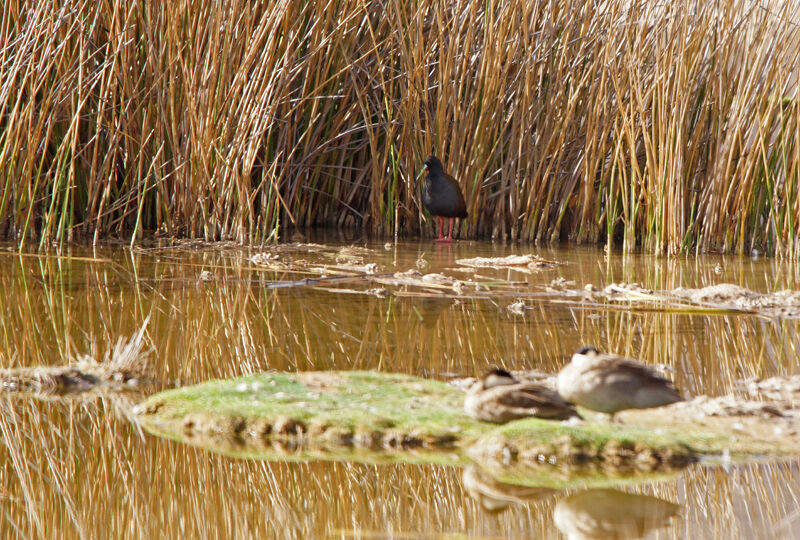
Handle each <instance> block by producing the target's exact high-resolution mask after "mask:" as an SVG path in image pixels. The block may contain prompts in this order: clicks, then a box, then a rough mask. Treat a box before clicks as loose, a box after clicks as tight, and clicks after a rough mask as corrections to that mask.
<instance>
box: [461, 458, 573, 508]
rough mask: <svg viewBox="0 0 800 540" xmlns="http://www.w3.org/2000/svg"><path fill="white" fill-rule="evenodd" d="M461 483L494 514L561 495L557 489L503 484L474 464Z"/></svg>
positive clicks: (465, 469)
mask: <svg viewBox="0 0 800 540" xmlns="http://www.w3.org/2000/svg"><path fill="white" fill-rule="evenodd" d="M461 481H462V482H463V484H464V489H465V490H466V491H467V493H468V494H469V496H470V497H472V498H473V499H475V500H476V501H477V502H478V503H479V504H480V505H481V507H483V509H484V510H486V511H487V512H492V513H499V512H502V511H504V510H506V509H508V508H509V507H511V506H513V505H521V504H529V503H533V502H540V501H543V500H545V499H549V498H550V497H554V496H555V495H557V494H558V493H560V491H559V490H557V489H551V488H546V487H531V486H524V485H517V484H508V483H504V482H501V481H499V480H497V479H496V478H494V477H493V476H492V475H490V474H489V473H487V472H486V471H484V470H483V469H481V468H480V467H478V466H477V465H474V464H470V465H467V466H466V467H464V472H463V473H462V474H461Z"/></svg>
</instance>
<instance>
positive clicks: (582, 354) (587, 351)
mask: <svg viewBox="0 0 800 540" xmlns="http://www.w3.org/2000/svg"><path fill="white" fill-rule="evenodd" d="M598 354H600V352H599V351H598V350H597V349H595V348H594V347H592V346H591V345H590V346H588V347H581V348H580V349H578V351H577V352H576V353H575V354H574V355H572V361H573V362H575V363H578V364H581V363H583V362H585V361H587V360H590V359H592V358H595V357H596V356H597V355H598Z"/></svg>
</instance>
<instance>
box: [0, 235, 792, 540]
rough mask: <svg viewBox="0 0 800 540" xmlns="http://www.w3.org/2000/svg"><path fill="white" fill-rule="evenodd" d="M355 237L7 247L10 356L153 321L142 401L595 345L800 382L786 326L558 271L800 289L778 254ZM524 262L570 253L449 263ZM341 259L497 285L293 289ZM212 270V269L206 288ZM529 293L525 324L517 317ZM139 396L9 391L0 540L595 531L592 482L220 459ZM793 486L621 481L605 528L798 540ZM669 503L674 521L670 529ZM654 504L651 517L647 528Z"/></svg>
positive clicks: (706, 382)
mask: <svg viewBox="0 0 800 540" xmlns="http://www.w3.org/2000/svg"><path fill="white" fill-rule="evenodd" d="M349 245H351V244H349V243H346V242H342V241H339V240H336V239H333V240H332V241H331V240H329V241H327V242H326V243H325V248H324V249H319V250H318V249H314V250H309V249H308V248H296V249H285V250H284V251H282V252H281V253H279V254H278V256H279V261H281V263H282V264H284V265H287V264H291V268H290V270H291V269H294V270H295V271H289V270H286V269H283V270H273V269H264V268H260V267H257V266H255V265H253V264H252V263H250V262H249V261H248V258H249V257H250V256H251V255H253V254H255V253H257V252H258V251H259V250H257V249H253V250H246V249H242V248H237V247H230V246H214V247H202V246H197V245H184V246H181V247H180V248H149V249H142V250H136V251H133V252H131V251H129V250H127V249H122V248H114V247H105V248H103V249H98V250H95V251H92V250H88V249H78V248H75V249H73V250H72V251H70V252H67V253H63V254H60V255H56V254H47V255H40V254H35V253H27V254H22V255H20V254H17V253H14V252H13V251H11V250H7V251H0V305H2V311H1V312H2V314H3V316H2V320H0V366H2V367H5V368H10V367H26V366H53V365H63V364H65V363H66V362H67V361H68V359H70V358H74V357H76V356H78V355H81V354H90V355H92V356H93V357H95V358H98V359H101V358H102V357H103V355H104V354H105V353H106V351H108V350H109V348H110V347H111V346H113V344H115V343H116V342H117V341H118V340H119V339H120V338H127V337H129V336H131V335H132V334H133V333H134V332H136V331H137V330H138V329H139V328H141V326H142V325H143V324H144V323H145V321H148V323H147V331H146V342H147V344H148V346H150V347H152V352H151V354H150V356H149V359H150V364H151V367H152V373H153V377H154V378H155V379H156V384H155V385H154V386H152V387H151V386H146V387H145V389H144V390H143V392H150V391H153V389H154V388H160V387H165V386H169V385H172V384H176V383H177V384H189V383H193V382H199V381H203V380H206V379H209V378H217V377H231V376H236V375H241V374H248V373H253V372H257V371H263V370H268V369H275V370H290V371H292V370H326V369H373V368H377V369H382V370H385V371H396V372H403V373H409V374H414V375H421V376H430V377H437V378H443V377H449V376H450V375H452V374H459V375H472V374H474V373H477V372H481V371H482V370H484V369H486V368H487V367H489V366H493V365H498V364H499V365H503V366H505V367H508V368H512V369H541V370H544V371H557V370H558V369H559V368H560V366H561V365H563V363H564V362H565V361H566V360H567V359H568V357H569V356H570V355H571V354H572V352H573V351H574V350H575V349H577V348H578V347H580V346H581V345H584V344H593V345H595V346H597V347H598V348H600V349H601V350H608V351H612V352H616V353H619V354H625V355H630V356H634V357H637V358H641V359H642V360H644V361H646V362H649V363H657V364H664V365H666V366H668V367H669V368H671V369H673V370H674V372H673V373H672V376H673V378H674V379H675V381H676V383H677V385H678V386H679V387H680V388H681V389H682V391H684V393H685V394H687V395H690V396H691V395H697V394H699V393H705V394H711V395H720V394H725V393H727V392H730V391H731V390H733V389H734V388H735V386H736V381H738V380H740V379H742V378H747V377H751V376H759V377H768V376H772V375H791V374H794V373H795V372H796V366H797V355H796V352H795V351H796V350H798V346H800V339H798V335H797V329H798V323H797V322H795V321H792V320H776V319H767V318H763V317H758V316H754V315H701V314H696V313H694V314H692V313H685V312H684V313H674V312H664V311H663V310H653V309H652V308H651V307H648V306H647V305H628V304H616V305H614V306H605V305H600V306H598V305H597V304H596V303H592V302H586V301H581V299H580V298H578V297H569V296H565V295H564V294H562V293H550V292H547V291H546V289H545V288H546V286H548V285H549V284H551V282H553V280H555V279H557V278H563V279H565V280H568V281H574V282H575V285H571V286H570V288H573V289H582V288H583V287H584V286H585V285H586V284H588V283H592V284H594V285H595V286H596V287H598V288H603V287H604V286H605V285H607V284H609V283H612V282H639V283H641V284H642V285H644V286H645V287H648V288H651V289H654V290H665V289H673V288H675V287H678V286H684V287H701V286H705V285H710V284H715V283H720V282H729V283H736V284H739V285H742V286H745V287H747V288H749V289H752V290H754V291H758V292H770V291H777V290H780V289H783V288H792V287H795V285H794V284H795V283H797V282H798V269H797V268H796V265H792V264H789V263H784V262H781V261H778V260H775V259H764V258H762V259H756V260H754V259H751V258H734V257H721V256H706V257H691V258H676V259H666V258H659V257H652V256H646V255H631V256H626V257H622V256H619V255H615V254H613V253H612V254H611V255H610V256H606V255H605V254H604V253H603V252H602V251H600V250H596V249H587V248H575V247H561V248H556V249H539V248H528V247H524V246H506V245H502V244H490V243H481V242H459V243H457V244H455V245H451V246H436V245H434V244H432V243H431V242H428V241H425V242H415V241H407V242H401V243H399V244H391V245H387V246H385V245H384V243H383V242H373V243H369V244H367V245H366V248H367V249H366V250H364V249H361V248H364V247H365V244H364V243H363V242H360V243H358V244H357V247H358V248H359V249H356V250H349V251H347V252H345V253H340V249H341V248H343V247H346V246H349ZM511 253H517V254H521V253H536V254H538V255H540V256H542V257H544V258H546V259H551V260H556V261H560V262H563V263H565V264H563V265H560V266H557V267H555V268H552V269H545V270H542V271H539V272H532V273H522V272H519V271H514V270H507V269H506V270H492V269H480V270H478V271H477V273H473V272H465V271H464V267H461V266H459V265H458V264H457V263H456V261H457V260H458V259H460V258H463V257H476V256H495V257H496V256H505V255H508V254H511ZM337 256H338V257H339V259H340V261H341V263H339V264H345V263H361V264H365V263H376V264H377V266H378V268H377V272H378V274H379V275H383V274H385V273H389V272H395V271H405V270H408V269H411V268H418V267H421V268H422V269H423V271H424V272H425V273H429V272H441V273H444V274H447V275H450V276H456V277H458V278H459V279H462V280H465V281H466V280H469V279H472V283H474V282H476V281H477V282H481V283H483V284H484V286H483V287H482V290H481V291H479V292H478V294H481V295H483V296H480V297H476V295H475V293H474V290H473V289H474V287H472V285H469V286H468V287H467V290H466V291H465V293H464V294H461V295H457V294H455V293H453V292H452V290H448V291H447V295H446V296H443V295H441V294H440V293H436V294H434V292H433V291H431V290H424V289H422V288H420V287H410V286H409V287H393V286H385V287H386V288H387V289H388V291H389V292H390V293H394V294H389V295H388V296H386V297H379V296H376V295H374V294H362V293H363V292H364V291H365V290H367V289H373V288H378V287H381V286H382V285H380V284H376V283H372V282H365V281H364V280H363V279H356V280H351V281H346V282H342V281H329V282H322V283H316V284H315V283H311V284H307V283H297V281H298V280H301V279H303V278H306V277H310V276H312V274H309V273H303V272H301V271H299V270H302V269H305V270H306V271H308V270H309V268H322V267H323V266H325V268H324V269H323V270H320V272H325V273H326V274H327V275H332V274H333V273H334V272H335V271H334V270H333V269H332V268H331V266H332V265H336V264H337V262H336V259H337ZM204 271H205V272H212V273H213V274H214V275H215V276H216V278H215V279H212V280H211V281H200V280H199V279H198V278H199V277H200V275H201V273H203V272H204ZM468 283H469V282H468ZM289 284H293V285H292V286H287V285H289ZM519 299H522V300H523V301H524V302H525V304H526V307H527V309H525V310H524V311H523V313H524V314H523V315H518V314H515V313H514V312H512V311H510V310H509V309H508V306H510V305H511V304H512V303H514V302H516V301H517V300H519ZM142 396H143V394H142V393H138V394H137V393H133V394H123V395H118V394H114V393H110V392H104V393H100V394H97V393H93V394H91V395H86V396H73V397H68V398H57V397H53V396H18V395H13V394H8V397H6V398H5V399H4V400H3V401H2V407H3V413H2V415H0V435H1V436H2V441H3V449H2V451H0V452H2V453H0V506H1V507H2V509H3V512H2V516H1V517H0V528H1V529H2V531H3V533H4V534H3V536H4V537H48V538H54V537H59V538H62V537H85V538H97V537H114V538H139V537H147V538H151V537H167V538H170V537H190V538H191V537H221V538H224V537H236V538H247V537H258V538H263V537H295V538H318V537H335V538H437V537H440V536H442V535H445V534H451V535H464V536H467V537H475V538H487V537H488V538H495V537H503V538H504V537H510V538H530V537H542V538H559V537H564V532H562V531H561V530H560V529H559V528H558V527H557V525H559V523H558V522H557V521H558V520H557V519H555V517H554V516H561V517H560V518H559V519H561V520H564V519H566V522H567V523H572V524H573V525H575V524H577V523H580V522H581V520H580V518H579V517H577V516H579V514H576V513H575V512H579V511H580V509H581V501H582V500H584V501H585V500H593V499H592V498H591V497H592V496H593V494H591V493H589V494H586V492H585V491H584V492H582V491H581V490H578V489H570V490H566V491H558V492H554V493H550V494H548V495H547V496H546V497H539V498H537V497H527V496H522V495H520V493H519V492H518V491H515V490H514V489H513V488H509V487H507V486H506V487H505V488H503V487H502V486H501V487H500V488H497V489H500V491H501V492H502V491H503V490H505V492H506V498H510V499H511V500H512V502H509V503H508V506H507V507H505V508H504V509H503V510H502V511H499V512H490V511H488V510H486V509H485V508H484V506H482V505H481V504H480V503H478V502H477V501H476V500H475V499H473V498H472V497H471V496H470V494H469V492H468V490H467V489H466V488H465V487H464V483H463V482H462V472H463V471H462V470H460V469H457V468H453V467H445V466H434V465H422V466H414V465H367V464H359V463H331V462H312V463H291V462H272V463H267V462H261V461H249V460H244V459H232V458H227V457H224V456H222V455H219V454H215V453H213V452H208V451H205V450H201V449H196V448H192V447H190V446H186V445H183V444H181V443H176V442H172V441H169V440H165V439H161V438H157V437H153V436H151V435H147V434H145V433H142V432H141V431H140V430H138V429H137V427H136V426H135V425H134V424H132V423H131V422H130V421H129V420H128V418H127V416H126V414H127V411H129V410H130V407H131V406H132V405H133V404H134V403H136V402H137V401H138V400H140V399H141V398H142ZM799 480H800V479H798V470H797V465H796V463H794V462H792V461H787V462H767V463H763V462H762V463H751V464H746V465H727V466H725V467H720V466H717V467H710V466H699V465H698V466H693V467H691V468H689V469H687V470H686V471H683V472H681V473H677V474H676V475H675V476H674V477H671V478H666V479H664V478H661V479H659V481H657V482H649V483H644V484H636V485H622V486H618V487H617V489H619V490H621V491H624V492H626V493H628V494H638V495H647V496H649V497H655V498H656V499H655V501H659V500H660V501H661V502H654V500H653V499H646V498H641V497H639V498H635V499H630V498H626V497H625V496H616V495H614V494H613V493H605V494H602V493H601V495H602V497H601V499H602V500H603V501H607V502H608V504H609V505H610V506H611V507H614V505H615V504H616V505H617V506H619V507H621V508H622V510H621V511H620V515H622V516H627V517H628V518H629V519H628V521H627V522H625V521H624V520H623V521H622V522H617V523H616V525H614V524H611V525H609V524H606V526H607V527H613V526H616V527H617V530H618V531H622V532H623V533H624V536H628V537H629V536H630V531H631V530H633V529H631V528H630V527H639V528H638V529H636V530H637V531H639V532H643V531H646V530H648V527H650V526H652V527H654V528H652V529H649V530H650V533H649V534H650V535H654V536H655V537H658V538H689V537H691V538H735V537H743V538H747V537H752V538H759V537H760V538H772V537H786V538H790V537H795V536H798V535H800V514H798V512H797V508H798V501H797V496H796V495H795V494H796V493H798V492H800V489H798V488H800V485H798V481H799ZM509 492H510V493H511V496H510V497H509V496H508V493H509ZM614 501H617V502H614ZM670 504H671V505H676V506H675V508H674V510H675V512H676V515H675V516H674V517H672V518H664V519H662V520H661V522H659V519H658V516H659V515H660V514H659V512H661V513H664V512H667V511H668V510H670V509H671V508H673V507H672V506H670ZM584 506H585V504H584ZM588 506H589V507H590V508H591V507H592V506H593V504H589V505H588ZM639 506H642V507H644V508H646V509H648V510H647V512H646V513H649V515H651V519H650V521H651V522H653V523H651V524H650V525H642V523H643V522H640V521H636V520H633V519H632V515H633V511H632V510H631V509H632V508H634V507H639ZM665 509H666V510H665ZM670 512H671V510H670ZM675 512H672V513H675ZM608 513H610V511H608ZM667 513H669V512H667ZM564 516H567V517H566V518H565V517H564ZM569 516H572V517H569ZM590 517H591V516H590ZM587 519H588V518H587ZM660 525H663V526H660ZM561 526H562V527H563V521H562V525H561ZM659 526H660V527H659ZM609 530H611V529H604V531H605V532H603V533H602V534H603V536H604V537H608V536H609V535H610V534H611V533H610V532H609ZM573 532H574V531H573ZM584 532H587V531H586V530H585V531H584Z"/></svg>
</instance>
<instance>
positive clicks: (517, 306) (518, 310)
mask: <svg viewBox="0 0 800 540" xmlns="http://www.w3.org/2000/svg"><path fill="white" fill-rule="evenodd" d="M526 307H527V306H526V305H525V302H523V301H522V300H518V301H516V302H514V303H513V304H511V305H509V306H508V308H507V309H508V311H510V312H511V313H513V314H515V315H525V309H526Z"/></svg>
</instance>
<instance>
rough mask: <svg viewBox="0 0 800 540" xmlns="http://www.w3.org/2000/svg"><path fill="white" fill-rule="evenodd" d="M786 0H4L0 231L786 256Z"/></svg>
mask: <svg viewBox="0 0 800 540" xmlns="http://www.w3.org/2000/svg"><path fill="white" fill-rule="evenodd" d="M798 12H799V11H798V6H797V1H796V0H780V1H778V0H767V1H766V2H760V1H756V0H723V1H722V2H654V1H637V0H606V1H601V2H585V1H583V0H581V1H576V0H544V1H541V2H490V3H488V4H487V3H474V2H456V1H451V2H444V3H439V2H427V1H421V2H405V1H400V0H383V1H367V2H356V1H353V0H341V1H339V2H336V3H334V4H330V3H324V2H305V1H296V0H287V1H285V2H277V3H276V2H238V1H234V2H223V3H220V2H210V1H208V0H204V1H201V2H191V3H184V4H180V5H177V4H173V3H162V4H159V3H143V4H142V3H138V2H132V1H131V0H111V1H109V2H100V3H98V2H92V1H88V0H76V1H74V2H66V3H61V4H57V5H54V4H51V3H47V2H40V3H33V4H28V3H26V2H18V1H12V2H7V3H6V4H5V5H4V7H3V10H2V24H0V42H1V43H2V44H3V45H2V49H1V50H2V54H1V55H0V171H2V173H1V174H2V176H0V185H2V189H0V236H6V237H12V238H16V239H18V241H19V242H20V243H24V242H26V241H29V240H30V239H32V238H39V239H40V241H41V242H43V243H44V242H49V241H56V242H59V243H63V242H65V241H69V240H70V239H72V238H75V237H86V238H91V239H93V240H97V239H98V238H102V237H104V236H107V235H114V234H129V235H132V241H135V239H137V238H139V237H140V236H141V235H142V234H143V233H144V232H145V231H157V232H158V233H164V234H170V235H177V236H189V237H202V238H205V239H207V240H211V239H225V240H227V239H232V240H237V241H250V242H252V241H263V240H266V239H271V238H272V239H274V238H275V237H276V236H277V235H278V233H279V231H280V230H281V228H282V227H286V226H307V225H333V226H348V225H356V224H360V225H362V226H364V227H366V228H367V229H368V230H371V231H374V232H378V233H389V232H408V233H416V232H420V231H428V229H429V226H426V224H425V222H424V219H425V218H424V216H423V213H422V208H421V201H420V188H419V184H420V180H421V179H420V177H419V174H418V171H420V167H421V163H422V160H423V159H424V157H425V155H426V154H427V153H429V152H430V151H431V149H432V148H433V149H435V150H436V152H437V154H439V155H440V156H442V157H443V158H444V159H445V161H446V163H447V164H448V168H449V170H451V171H453V172H454V173H455V175H456V176H457V177H458V178H459V180H460V182H461V185H462V188H463V189H464V191H465V194H466V196H467V200H468V201H469V203H468V204H469V209H468V210H469V213H470V218H469V220H467V221H466V223H465V224H464V226H463V228H464V229H465V230H463V231H462V236H463V235H468V236H479V235H480V236H492V237H506V238H514V239H523V240H533V241H536V242H547V241H551V240H554V239H559V238H570V239H573V240H575V241H580V242H598V241H607V242H612V241H617V242H621V243H622V244H623V246H624V247H625V248H626V249H630V248H633V247H634V246H636V245H642V246H644V247H645V248H646V249H648V250H651V251H653V252H658V253H675V252H680V251H689V250H693V249H696V250H700V251H705V250H724V251H737V252H746V251H749V250H750V249H754V248H758V249H759V250H763V249H767V250H770V251H775V252H777V253H781V254H785V255H790V256H796V255H797V254H798V252H800V247H799V246H798V244H797V238H796V230H797V225H796V224H797V222H798V220H800V200H798V170H800V148H799V147H798V140H797V139H798V136H799V135H800V110H799V109H798V100H797V75H798V69H800V67H799V66H798V62H797V57H798V48H799V47H800V45H799V43H800V29H799V27H798V22H800V21H799V20H798V15H797V13H798Z"/></svg>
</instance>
